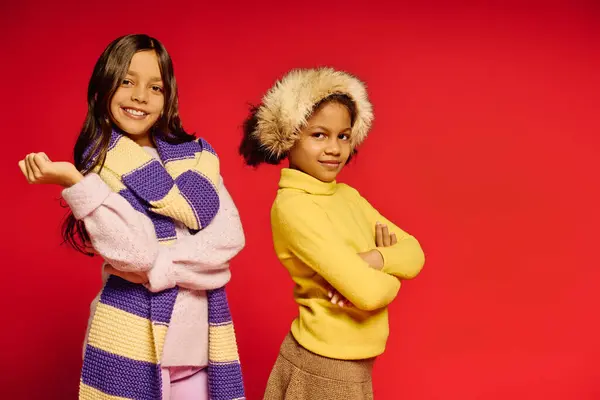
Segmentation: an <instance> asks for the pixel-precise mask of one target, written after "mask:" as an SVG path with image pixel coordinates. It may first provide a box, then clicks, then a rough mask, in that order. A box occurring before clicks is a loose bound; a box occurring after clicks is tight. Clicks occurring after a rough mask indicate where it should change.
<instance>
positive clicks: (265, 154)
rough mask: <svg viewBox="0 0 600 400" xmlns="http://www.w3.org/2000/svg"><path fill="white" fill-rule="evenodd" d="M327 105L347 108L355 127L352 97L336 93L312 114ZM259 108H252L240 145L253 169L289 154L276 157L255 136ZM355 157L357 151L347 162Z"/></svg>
mask: <svg viewBox="0 0 600 400" xmlns="http://www.w3.org/2000/svg"><path fill="white" fill-rule="evenodd" d="M327 103H338V104H340V105H343V106H344V107H346V108H347V109H348V112H349V113H350V125H351V126H354V121H356V113H357V109H356V103H355V102H354V100H352V98H351V97H350V96H348V95H346V94H343V93H334V94H332V95H329V96H327V97H325V98H324V99H323V100H321V101H319V102H318V103H316V104H315V105H314V107H313V109H312V112H311V114H312V113H314V112H315V111H317V110H318V109H319V108H321V107H323V106H324V105H325V104H327ZM259 108H260V106H250V115H249V116H248V118H246V120H245V121H244V125H243V128H242V130H243V134H244V136H243V137H242V142H241V143H240V147H239V149H238V152H239V154H240V155H241V156H242V157H243V158H244V162H245V163H246V165H249V166H251V167H258V166H259V165H260V164H263V163H265V164H272V165H277V164H279V163H280V162H281V161H282V160H284V159H285V158H286V157H287V154H283V155H282V156H281V157H276V156H274V155H273V154H271V153H270V152H269V151H268V150H267V149H265V148H264V146H262V145H261V143H260V141H259V140H258V138H257V137H256V135H255V134H254V132H255V131H256V129H257V127H258V118H257V112H258V109H259ZM355 155H356V149H354V150H353V151H352V154H350V157H348V161H347V162H350V160H351V159H352V157H353V156H355Z"/></svg>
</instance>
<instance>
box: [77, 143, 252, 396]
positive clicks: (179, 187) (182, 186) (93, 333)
mask: <svg viewBox="0 0 600 400" xmlns="http://www.w3.org/2000/svg"><path fill="white" fill-rule="evenodd" d="M155 139H156V140H155V142H156V147H157V151H158V153H159V156H160V159H161V161H162V164H161V162H160V161H158V160H156V159H154V158H153V157H151V156H150V155H149V154H148V153H146V152H145V151H144V150H143V149H142V148H141V147H140V146H139V145H138V144H136V143H135V142H133V141H132V140H131V139H129V138H128V137H126V136H124V135H122V134H120V133H119V132H116V131H114V132H113V133H112V135H111V140H110V143H109V149H108V153H107V155H106V159H105V162H104V165H103V166H102V167H101V168H100V167H97V168H95V169H94V171H93V172H96V173H97V174H98V175H99V176H100V177H101V178H102V180H103V181H104V182H106V184H107V185H108V186H109V187H110V188H111V189H112V190H113V191H115V192H117V193H119V194H120V195H121V196H123V197H124V198H125V199H126V200H127V201H128V202H129V203H130V204H131V205H132V206H133V208H134V209H136V210H137V211H139V212H141V213H143V214H144V215H146V216H147V217H148V218H150V219H151V221H152V222H153V224H154V228H155V232H156V237H157V239H158V240H159V242H160V243H161V244H163V245H169V244H171V243H173V242H174V241H175V240H176V232H175V222H174V220H177V221H180V222H182V223H183V224H184V225H185V226H186V227H187V228H188V229H189V230H190V231H191V232H192V233H193V232H197V231H199V230H201V229H203V228H204V227H206V226H207V225H208V224H209V223H210V222H211V221H212V219H213V218H214V216H215V215H216V213H217V211H218V210H219V194H218V189H217V188H218V182H219V159H218V157H217V155H216V152H215V151H214V149H213V148H212V147H211V146H210V145H209V144H208V143H207V142H206V141H205V140H203V139H198V140H194V141H190V142H186V143H182V144H177V145H174V144H170V143H168V142H166V141H165V140H163V139H161V138H160V137H156V138H155ZM177 293H178V288H177V287H174V288H171V289H167V290H164V291H162V292H158V293H153V292H151V291H149V290H148V289H147V288H146V287H145V286H143V285H139V284H134V283H131V282H128V281H126V280H124V279H122V278H120V277H117V276H114V275H113V276H110V277H109V279H108V280H107V281H106V283H105V285H104V288H103V289H102V293H101V295H100V302H99V304H98V306H97V308H96V311H95V313H94V315H93V317H92V322H91V327H90V331H89V335H88V342H87V346H86V349H85V356H84V360H83V368H82V372H81V381H80V389H79V398H80V399H82V400H109V399H110V400H115V399H136V400H138V399H139V400H146V399H147V400H155V399H161V398H162V394H161V393H162V382H161V379H162V378H161V372H160V361H161V357H162V352H163V345H164V342H165V337H166V334H167V331H168V327H169V323H170V321H171V314H172V312H173V306H174V304H175V300H176V298H177ZM207 298H208V320H209V321H208V322H209V349H208V360H209V362H208V378H209V394H210V399H211V400H234V399H236V400H237V399H245V394H244V385H243V380H242V373H241V366H240V362H239V355H238V350H237V343H236V338H235V332H234V328H233V322H232V320H231V314H230V311H229V305H228V302H227V296H226V293H225V288H220V289H216V290H211V291H208V292H207Z"/></svg>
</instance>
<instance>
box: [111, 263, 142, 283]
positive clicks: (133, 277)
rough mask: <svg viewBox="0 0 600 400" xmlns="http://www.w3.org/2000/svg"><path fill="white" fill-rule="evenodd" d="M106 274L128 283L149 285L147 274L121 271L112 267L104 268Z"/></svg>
mask: <svg viewBox="0 0 600 400" xmlns="http://www.w3.org/2000/svg"><path fill="white" fill-rule="evenodd" d="M104 272H106V273H107V274H110V275H115V276H118V277H119V278H123V279H125V280H126V281H129V282H131V283H138V284H140V285H143V284H145V283H148V277H147V276H146V274H138V273H135V272H124V271H119V270H118V269H115V268H113V267H112V266H110V265H106V266H105V267H104Z"/></svg>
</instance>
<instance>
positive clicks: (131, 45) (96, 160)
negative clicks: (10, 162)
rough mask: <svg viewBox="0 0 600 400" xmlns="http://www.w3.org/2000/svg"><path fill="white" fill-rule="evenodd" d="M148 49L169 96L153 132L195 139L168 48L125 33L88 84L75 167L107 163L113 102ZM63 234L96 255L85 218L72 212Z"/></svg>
mask: <svg viewBox="0 0 600 400" xmlns="http://www.w3.org/2000/svg"><path fill="white" fill-rule="evenodd" d="M148 50H149V51H154V52H155V53H156V56H157V58H158V65H159V67H160V72H161V77H162V80H163V83H164V96H165V105H164V110H163V113H162V116H161V117H160V118H159V119H158V121H156V124H155V125H154V126H153V127H152V129H151V131H150V134H151V135H154V134H155V133H157V132H160V133H161V134H163V135H164V139H165V140H166V141H168V142H170V143H173V144H178V143H184V142H189V141H191V140H194V135H191V134H188V133H187V132H185V130H184V129H183V126H182V124H181V119H180V117H179V105H178V96H177V82H176V81H175V74H174V70H173V62H172V61H171V57H170V56H169V53H168V52H167V50H166V49H165V47H164V46H163V45H162V43H161V42H159V41H158V40H157V39H155V38H153V37H150V36H148V35H143V34H136V35H126V36H122V37H120V38H118V39H116V40H114V41H113V42H112V43H110V44H109V45H108V46H107V47H106V49H104V52H103V53H102V55H101V56H100V58H99V59H98V61H97V62H96V65H95V66H94V71H93V73H92V77H91V78H90V82H89V84H88V91H87V103H88V112H87V115H86V117H85V122H84V123H83V127H82V128H81V132H80V133H79V137H78V138H77V142H76V143H75V148H74V150H73V159H74V161H75V167H76V168H77V169H78V170H79V171H81V172H82V173H83V174H84V175H85V174H86V173H88V172H89V171H91V170H93V169H94V168H96V167H97V166H100V168H102V166H103V165H104V161H105V159H106V153H107V151H108V145H109V142H110V136H111V133H112V130H113V128H114V125H113V121H112V118H111V115H110V102H111V100H112V97H113V95H114V94H115V92H116V91H117V89H118V88H119V86H120V85H121V82H122V80H123V79H124V78H125V76H126V74H127V70H128V69H129V64H130V63H131V59H132V58H133V55H134V54H135V53H137V52H139V51H148ZM62 236H63V239H64V242H65V243H68V244H69V245H70V246H71V247H73V248H74V249H75V250H77V251H79V252H81V253H83V254H86V255H93V253H92V252H90V250H89V249H90V247H91V242H90V237H89V235H88V234H87V232H86V230H85V226H84V225H83V222H82V221H77V220H76V219H75V217H74V216H73V214H72V213H69V215H68V216H67V217H66V218H65V221H64V223H63V226H62Z"/></svg>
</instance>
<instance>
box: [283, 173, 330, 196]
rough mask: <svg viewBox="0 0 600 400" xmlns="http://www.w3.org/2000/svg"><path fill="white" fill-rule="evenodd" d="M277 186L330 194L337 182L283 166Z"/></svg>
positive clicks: (317, 193) (318, 193) (311, 192)
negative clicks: (323, 179)
mask: <svg viewBox="0 0 600 400" xmlns="http://www.w3.org/2000/svg"><path fill="white" fill-rule="evenodd" d="M279 187H280V188H282V189H286V188H288V189H299V190H303V191H305V192H306V193H310V194H316V195H332V194H334V193H335V191H336V189H337V183H336V181H333V182H323V181H320V180H318V179H317V178H314V177H312V176H310V175H308V174H306V173H304V172H302V171H299V170H296V169H291V168H283V169H282V170H281V178H280V179H279Z"/></svg>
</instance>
